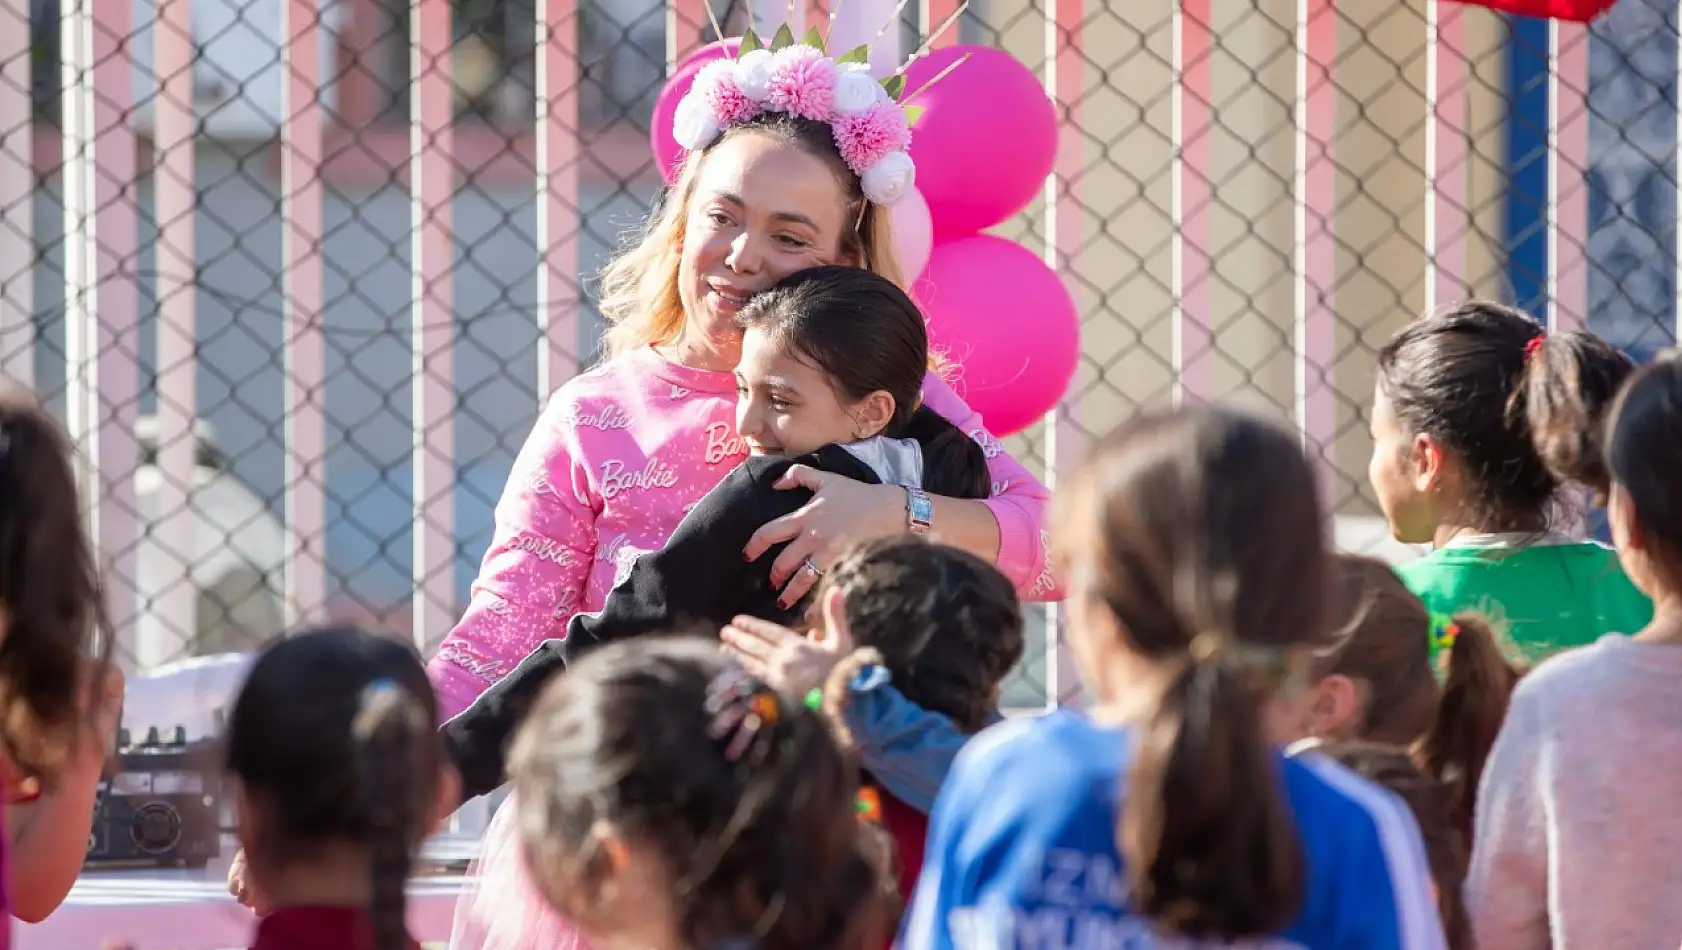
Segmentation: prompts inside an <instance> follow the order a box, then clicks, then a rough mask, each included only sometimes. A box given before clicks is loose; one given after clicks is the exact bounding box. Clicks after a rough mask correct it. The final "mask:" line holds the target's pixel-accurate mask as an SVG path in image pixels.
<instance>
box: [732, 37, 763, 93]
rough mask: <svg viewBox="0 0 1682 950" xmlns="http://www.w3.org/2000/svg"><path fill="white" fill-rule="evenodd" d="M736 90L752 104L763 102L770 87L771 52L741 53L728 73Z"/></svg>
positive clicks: (757, 50) (760, 50) (750, 51)
mask: <svg viewBox="0 0 1682 950" xmlns="http://www.w3.org/2000/svg"><path fill="white" fill-rule="evenodd" d="M730 78H731V79H732V80H734V81H735V83H736V88H737V89H740V90H742V95H744V96H747V97H748V98H749V99H752V100H753V101H754V102H764V101H765V93H766V92H767V91H768V90H769V87H770V85H771V51H770V50H768V49H755V50H749V51H748V52H746V53H743V54H742V56H741V58H740V59H738V60H736V65H735V67H734V68H733V69H732V70H731V72H730Z"/></svg>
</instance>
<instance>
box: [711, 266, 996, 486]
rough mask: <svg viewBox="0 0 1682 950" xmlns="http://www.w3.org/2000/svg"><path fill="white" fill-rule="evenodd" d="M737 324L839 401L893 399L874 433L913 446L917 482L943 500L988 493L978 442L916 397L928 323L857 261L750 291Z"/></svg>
mask: <svg viewBox="0 0 1682 950" xmlns="http://www.w3.org/2000/svg"><path fill="white" fill-rule="evenodd" d="M736 322H737V323H739V324H741V326H742V327H743V328H745V329H749V330H758V331H760V332H762V333H765V334H767V335H768V336H769V338H770V339H771V340H773V341H774V342H775V344H776V346H777V347H778V348H779V349H780V350H781V351H782V352H785V353H789V354H791V355H794V356H796V357H798V358H800V359H802V360H804V361H805V362H808V363H810V364H811V365H812V366H814V367H816V368H817V369H818V370H820V371H821V372H823V374H824V375H825V376H827V377H828V378H829V381H830V384H831V385H832V386H834V388H835V392H836V395H838V396H840V397H841V399H842V400H844V401H846V402H848V403H855V402H857V401H858V400H860V399H863V398H864V397H866V396H868V395H870V394H871V393H873V392H877V391H882V392H886V393H887V394H888V395H890V396H892V397H893V398H894V416H893V419H892V420H890V421H889V423H888V425H887V427H886V428H885V429H883V431H882V435H885V436H887V437H889V438H895V439H913V440H915V441H916V442H917V444H918V445H920V446H922V449H923V484H922V487H923V488H924V489H926V490H928V491H930V492H932V493H934V494H936V495H945V496H946V497H948V498H986V497H987V496H988V495H989V494H991V492H992V483H991V480H990V476H989V475H988V474H987V456H986V454H985V453H984V452H983V451H982V449H981V446H980V445H979V444H977V443H976V441H975V440H974V439H972V438H970V437H969V436H967V435H965V434H964V433H963V432H961V431H959V429H958V427H957V426H955V425H953V424H952V423H950V422H948V421H947V420H946V417H945V416H942V415H941V414H940V413H938V412H935V411H934V410H933V409H930V408H928V407H927V406H924V405H923V404H922V392H923V379H924V377H925V376H926V375H927V374H928V360H929V333H928V327H927V326H926V325H925V324H924V323H923V314H922V311H920V310H918V309H917V304H916V303H915V302H914V301H912V299H911V298H910V297H909V296H908V295H907V294H906V293H905V291H903V290H901V289H899V287H897V286H896V285H895V284H894V283H893V281H890V280H888V279H887V278H885V277H881V276H878V275H876V274H873V273H871V272H870V271H867V270H862V269H860V268H857V267H844V266H841V265H827V266H823V267H811V268H807V269H806V270H801V271H796V272H795V273H793V274H790V275H788V276H787V277H784V278H783V279H782V280H780V281H778V282H777V283H775V284H773V285H772V286H771V287H770V289H768V290H766V291H764V292H762V293H759V294H755V295H754V297H753V299H752V300H750V301H748V303H747V306H745V307H743V308H742V310H741V312H740V313H738V314H737V315H736Z"/></svg>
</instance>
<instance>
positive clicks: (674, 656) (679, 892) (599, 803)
mask: <svg viewBox="0 0 1682 950" xmlns="http://www.w3.org/2000/svg"><path fill="white" fill-rule="evenodd" d="M511 761H512V763H513V764H512V769H511V771H512V774H513V781H514V797H515V800H516V801H518V802H519V806H518V822H519V832H520V840H521V843H522V844H521V850H522V852H523V854H524V860H526V861H527V862H529V864H530V866H531V876H532V879H533V880H534V881H536V882H537V886H538V889H539V890H540V891H541V892H542V894H543V896H544V898H545V899H546V900H548V901H550V902H551V903H553V904H554V905H555V906H556V907H557V908H559V909H560V910H561V911H563V912H564V913H565V914H566V915H567V917H568V918H570V919H572V920H574V921H577V922H578V925H579V926H580V928H581V929H582V931H583V932H584V934H586V935H587V936H588V938H589V940H590V943H591V945H592V946H595V947H598V948H601V950H646V948H649V947H658V948H661V950H879V948H880V947H881V945H882V941H883V940H884V939H885V937H886V936H887V934H889V933H890V932H891V931H892V921H893V916H894V911H895V909H896V908H895V905H896V903H897V901H896V900H895V897H894V894H893V892H892V888H891V886H890V885H889V884H888V882H887V880H886V878H885V868H884V859H885V850H884V848H883V844H884V842H883V841H882V837H881V835H880V833H879V832H878V831H877V830H876V829H874V828H872V827H870V826H868V825H867V824H866V823H865V822H864V821H861V820H860V815H859V804H858V798H857V792H858V778H857V774H856V772H855V770H854V769H853V768H852V767H851V764H850V763H849V762H848V761H847V760H846V757H845V756H844V755H843V754H842V752H841V749H840V748H839V747H838V746H837V745H836V741H835V738H834V736H832V735H831V734H830V731H829V728H828V725H827V724H826V722H825V721H824V719H823V717H822V715H821V714H819V713H817V712H815V711H813V710H810V709H807V708H805V707H804V706H803V705H802V704H801V703H800V702H799V701H798V700H795V699H793V698H792V697H787V696H784V695H782V694H779V693H777V692H776V691H774V690H772V689H770V688H769V687H767V686H766V685H765V684H764V683H762V682H760V681H758V680H756V679H754V678H753V677H751V676H749V675H748V674H746V673H745V672H743V671H742V669H741V668H740V667H738V666H736V665H735V664H733V663H730V662H729V661H727V660H725V659H724V657H723V655H722V654H721V653H720V652H719V650H718V648H717V646H716V645H714V644H709V643H707V642H706V641H704V640H700V639H697V638H678V639H671V638H648V639H644V640H639V641H637V642H635V643H617V644H612V645H610V646H606V647H603V648H602V649H600V650H598V651H596V652H594V653H593V654H591V655H590V656H589V657H587V658H586V659H584V660H583V661H582V662H580V663H579V664H578V665H577V666H575V667H573V668H571V669H569V670H568V671H567V675H565V676H563V677H560V678H558V679H557V680H555V681H554V682H553V683H552V684H550V685H549V686H548V688H547V689H546V690H545V691H544V693H543V695H542V697H541V698H540V700H539V701H538V703H537V705H536V706H535V707H534V708H533V710H532V714H531V717H530V718H529V719H528V720H527V721H526V723H525V724H524V725H523V726H522V727H521V729H520V733H519V736H518V738H517V739H516V741H515V744H514V748H513V751H512V753H511ZM533 950H547V948H533Z"/></svg>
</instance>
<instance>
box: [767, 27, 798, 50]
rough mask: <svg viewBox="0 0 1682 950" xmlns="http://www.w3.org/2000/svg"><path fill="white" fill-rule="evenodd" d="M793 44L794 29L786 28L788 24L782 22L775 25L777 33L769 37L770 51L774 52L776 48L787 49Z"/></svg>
mask: <svg viewBox="0 0 1682 950" xmlns="http://www.w3.org/2000/svg"><path fill="white" fill-rule="evenodd" d="M793 45H794V31H793V30H791V29H789V28H788V24H787V23H784V24H783V25H782V26H779V27H777V35H776V36H773V37H771V52H773V53H775V52H776V51H777V50H780V49H787V48H788V47H790V46H793Z"/></svg>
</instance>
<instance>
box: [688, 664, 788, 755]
mask: <svg viewBox="0 0 1682 950" xmlns="http://www.w3.org/2000/svg"><path fill="white" fill-rule="evenodd" d="M705 709H706V712H707V714H708V715H709V716H711V717H712V722H711V724H710V725H709V726H708V729H707V732H708V734H709V735H711V736H712V737H713V738H714V739H717V740H719V741H721V742H723V743H724V759H725V761H727V762H740V761H741V760H742V758H743V757H744V756H746V757H747V758H748V760H749V761H750V762H752V763H754V764H758V763H759V762H760V761H761V760H763V759H764V758H765V753H766V751H767V749H768V748H769V747H770V742H769V741H761V740H766V739H768V737H769V735H770V732H771V730H773V729H775V728H776V726H777V724H778V723H780V722H782V719H783V707H782V700H781V699H780V698H778V696H777V694H776V692H774V691H773V690H772V689H771V688H770V687H768V686H766V685H765V684H764V683H761V682H759V681H758V680H756V679H754V678H753V677H751V676H749V675H748V674H747V673H746V672H745V671H744V670H742V668H741V667H736V666H732V667H730V668H728V669H726V670H725V671H724V672H722V673H720V674H719V675H718V676H717V677H716V678H715V679H714V680H713V681H712V683H711V684H709V685H708V686H707V701H706V705H705Z"/></svg>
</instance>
